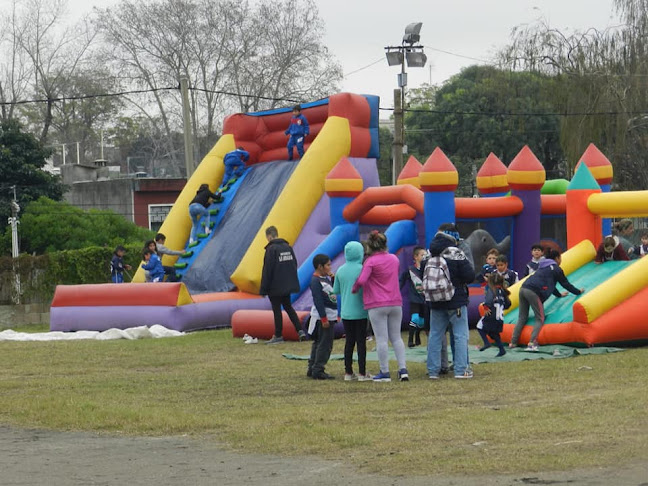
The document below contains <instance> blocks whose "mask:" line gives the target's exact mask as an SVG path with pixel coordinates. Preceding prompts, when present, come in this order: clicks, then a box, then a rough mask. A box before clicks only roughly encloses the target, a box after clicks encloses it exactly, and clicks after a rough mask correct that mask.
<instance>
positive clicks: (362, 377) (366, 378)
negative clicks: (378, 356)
mask: <svg viewBox="0 0 648 486" xmlns="http://www.w3.org/2000/svg"><path fill="white" fill-rule="evenodd" d="M371 380H373V376H371V375H370V374H369V373H367V374H364V375H358V381H371Z"/></svg>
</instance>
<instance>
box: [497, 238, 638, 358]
mask: <svg viewBox="0 0 648 486" xmlns="http://www.w3.org/2000/svg"><path fill="white" fill-rule="evenodd" d="M595 255H596V250H595V249H594V246H593V245H592V243H591V242H590V241H589V240H584V241H582V242H581V243H579V244H578V245H576V246H575V247H573V248H572V249H570V250H568V251H567V252H565V253H564V254H563V259H562V265H561V267H562V268H563V270H564V272H565V275H566V276H567V278H568V279H569V281H570V282H571V283H572V284H573V285H574V286H575V287H576V288H584V289H585V293H584V294H582V295H580V296H575V295H572V294H568V296H567V297H562V298H556V297H554V296H551V297H550V298H549V299H548V300H547V301H546V302H545V306H544V307H545V325H544V326H543V328H542V330H541V331H540V335H539V338H538V340H539V344H541V345H542V344H567V345H572V346H583V345H585V346H593V345H599V346H618V345H624V346H628V345H633V344H634V345H643V344H646V343H648V320H646V319H645V318H642V317H641V316H646V315H648V258H642V259H641V260H630V261H611V262H605V263H602V264H597V263H595V262H594V256H595ZM521 283H522V282H520V283H518V284H516V285H514V286H512V287H511V302H512V304H513V305H512V306H511V309H509V311H508V313H507V314H506V316H505V318H504V331H503V332H502V340H503V341H509V340H510V338H511V335H512V333H513V328H514V327H515V323H516V322H517V318H518V311H517V304H518V300H517V294H518V291H519V288H520V286H521ZM557 289H558V290H559V291H562V290H564V289H562V288H561V287H560V285H558V286H557ZM529 314H530V316H529V320H528V321H527V323H528V325H525V327H524V329H523V331H522V335H521V336H520V343H526V342H528V341H529V339H530V337H531V331H532V329H533V328H532V325H533V321H534V316H533V310H530V311H529Z"/></svg>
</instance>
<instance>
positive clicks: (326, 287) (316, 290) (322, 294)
mask: <svg viewBox="0 0 648 486" xmlns="http://www.w3.org/2000/svg"><path fill="white" fill-rule="evenodd" d="M313 267H314V268H315V273H313V277H312V278H311V283H310V290H311V293H312V294H313V307H312V308H311V318H310V323H309V325H308V334H310V335H311V336H312V337H313V346H312V347H311V355H310V359H309V360H308V371H307V373H306V376H310V377H312V378H313V379H314V380H331V379H333V378H335V377H334V376H331V375H329V374H328V373H326V372H325V371H324V367H325V366H326V363H327V362H328V360H329V358H330V356H331V350H332V349H333V336H334V328H335V324H336V323H337V297H336V296H335V294H334V293H333V274H332V273H331V259H330V258H329V257H328V255H324V254H322V253H319V254H317V255H315V257H314V258H313Z"/></svg>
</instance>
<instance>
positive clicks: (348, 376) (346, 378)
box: [344, 373, 358, 381]
mask: <svg viewBox="0 0 648 486" xmlns="http://www.w3.org/2000/svg"><path fill="white" fill-rule="evenodd" d="M357 379H358V375H356V374H355V373H351V374H348V373H346V374H345V375H344V381H356V380H357Z"/></svg>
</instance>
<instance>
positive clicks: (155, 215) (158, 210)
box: [148, 204, 173, 232]
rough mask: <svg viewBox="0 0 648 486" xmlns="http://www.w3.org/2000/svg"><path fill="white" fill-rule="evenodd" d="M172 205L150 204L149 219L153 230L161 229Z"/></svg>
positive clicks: (150, 227)
mask: <svg viewBox="0 0 648 486" xmlns="http://www.w3.org/2000/svg"><path fill="white" fill-rule="evenodd" d="M172 207H173V205H172V204H149V207H148V208H149V210H148V220H149V229H150V230H151V231H156V232H157V231H158V230H159V229H160V226H162V223H164V220H165V219H166V217H167V214H169V211H171V208H172Z"/></svg>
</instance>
